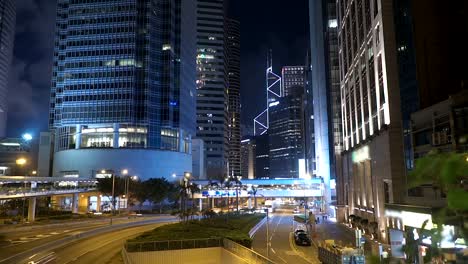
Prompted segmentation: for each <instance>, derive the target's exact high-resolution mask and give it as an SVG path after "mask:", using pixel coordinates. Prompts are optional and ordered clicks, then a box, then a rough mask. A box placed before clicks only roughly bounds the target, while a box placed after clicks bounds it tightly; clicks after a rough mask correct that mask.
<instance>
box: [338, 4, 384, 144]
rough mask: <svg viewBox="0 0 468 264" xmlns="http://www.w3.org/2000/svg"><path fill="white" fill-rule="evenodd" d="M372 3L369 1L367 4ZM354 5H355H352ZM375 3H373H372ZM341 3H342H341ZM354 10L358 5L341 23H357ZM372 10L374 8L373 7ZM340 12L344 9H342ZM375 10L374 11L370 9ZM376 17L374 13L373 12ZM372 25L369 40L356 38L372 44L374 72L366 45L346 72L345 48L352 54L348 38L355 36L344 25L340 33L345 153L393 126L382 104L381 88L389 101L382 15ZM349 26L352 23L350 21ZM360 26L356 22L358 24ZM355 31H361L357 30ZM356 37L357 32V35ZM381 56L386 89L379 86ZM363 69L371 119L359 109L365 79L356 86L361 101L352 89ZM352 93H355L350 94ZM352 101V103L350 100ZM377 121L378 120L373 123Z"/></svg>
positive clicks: (378, 15)
mask: <svg viewBox="0 0 468 264" xmlns="http://www.w3.org/2000/svg"><path fill="white" fill-rule="evenodd" d="M368 2H370V1H368ZM353 3H354V2H353ZM370 3H372V5H373V3H374V1H372V2H370ZM339 4H342V3H339ZM352 7H354V8H356V6H355V5H353V4H348V6H347V8H346V13H345V16H344V17H343V18H342V19H341V21H343V20H344V21H347V22H348V21H354V20H356V18H354V19H350V18H349V17H350V16H351V12H350V9H351V8H352ZM372 8H373V7H372ZM339 10H341V9H340V8H339ZM371 10H373V9H371ZM371 14H373V12H371ZM371 21H372V25H371V26H370V27H369V28H370V30H369V32H368V33H367V37H366V39H365V41H361V40H359V36H356V38H358V43H366V44H371V45H372V49H373V51H374V52H373V54H374V69H370V67H369V64H368V62H369V61H368V53H367V52H366V51H367V45H362V44H361V46H360V49H359V52H357V54H355V56H353V63H352V64H351V66H350V67H349V70H347V71H346V69H345V68H346V67H345V65H344V61H345V60H347V58H345V56H344V52H343V51H344V50H345V49H346V50H347V51H348V52H351V53H352V49H351V48H350V47H349V43H350V41H349V38H350V37H351V38H353V37H354V36H353V35H352V34H353V31H350V30H349V28H346V26H345V25H344V23H341V25H340V30H339V39H340V40H341V41H339V44H341V45H340V50H339V58H340V60H339V62H340V69H343V70H342V73H341V75H340V77H341V95H342V96H341V105H342V110H341V112H342V124H343V142H344V147H345V149H346V150H349V149H350V148H352V147H354V146H355V145H358V144H359V143H360V142H361V141H362V140H365V139H366V137H367V136H370V135H373V134H374V133H375V131H377V130H379V129H382V127H383V126H384V124H385V125H388V124H390V115H389V109H388V103H385V104H381V103H380V102H381V96H380V94H381V91H380V89H383V94H384V100H385V102H388V88H387V75H386V67H385V52H384V47H383V35H382V31H381V30H378V29H379V26H380V25H381V16H380V13H378V14H377V15H376V16H375V18H373V19H371ZM348 23H349V22H348ZM355 24H357V23H353V25H355ZM355 32H358V30H356V31H355ZM356 34H357V33H356ZM377 36H378V38H379V39H380V40H382V41H380V43H378V44H377V43H376V39H377ZM343 37H344V38H347V39H346V40H347V41H343ZM379 56H381V58H382V59H381V61H382V65H381V67H382V78H383V83H382V84H383V87H380V85H379V76H378V66H379V65H377V62H378V58H379ZM361 57H365V58H366V59H365V63H364V64H363V63H362V61H361V60H360V58H361ZM361 66H364V67H365V68H366V73H367V74H366V77H367V78H366V80H364V81H366V82H367V85H366V86H367V91H366V92H367V95H368V98H369V100H368V105H367V107H368V113H370V117H364V108H363V107H361V108H360V111H359V113H358V112H357V109H358V103H360V105H361V106H362V105H363V98H364V95H365V94H364V92H363V91H362V87H363V84H362V81H363V80H362V78H361V76H359V77H358V78H359V83H357V86H358V87H357V88H358V89H359V94H360V96H359V98H356V89H352V88H351V87H353V85H352V83H354V82H355V80H356V79H357V78H356V74H360V73H361V71H360V70H358V69H361ZM371 73H372V74H374V76H375V77H374V82H375V89H376V93H375V97H374V98H371V93H370V85H369V84H370V83H369V82H370V78H369V74H371ZM351 92H352V94H351ZM348 98H349V99H350V100H349V99H348ZM371 100H376V106H377V107H376V108H375V109H371ZM358 114H359V115H361V118H360V120H361V122H360V123H359V124H358V125H357V127H356V124H357V123H358V120H359V118H358ZM374 119H376V121H374ZM366 123H367V124H369V129H368V130H369V131H366V126H365V125H364V124H366Z"/></svg>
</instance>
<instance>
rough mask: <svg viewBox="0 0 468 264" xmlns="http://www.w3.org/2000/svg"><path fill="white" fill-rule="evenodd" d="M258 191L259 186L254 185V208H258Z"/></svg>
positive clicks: (252, 191)
mask: <svg viewBox="0 0 468 264" xmlns="http://www.w3.org/2000/svg"><path fill="white" fill-rule="evenodd" d="M257 191H258V188H257V187H255V186H252V189H251V191H250V194H252V195H253V197H254V208H255V209H257Z"/></svg>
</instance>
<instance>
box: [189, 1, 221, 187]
mask: <svg viewBox="0 0 468 264" xmlns="http://www.w3.org/2000/svg"><path fill="white" fill-rule="evenodd" d="M196 4H197V7H196V10H197V73H198V76H197V137H198V138H200V139H203V141H204V143H205V149H206V152H205V153H206V173H207V177H208V178H210V179H211V178H222V177H224V176H226V175H227V162H228V155H229V153H228V146H229V141H228V136H229V127H228V123H229V122H228V111H227V109H228V101H229V100H228V94H227V91H228V89H227V88H228V80H229V79H228V77H227V74H228V71H229V69H228V67H227V58H226V53H227V50H226V41H225V28H226V25H225V18H224V0H197V1H196Z"/></svg>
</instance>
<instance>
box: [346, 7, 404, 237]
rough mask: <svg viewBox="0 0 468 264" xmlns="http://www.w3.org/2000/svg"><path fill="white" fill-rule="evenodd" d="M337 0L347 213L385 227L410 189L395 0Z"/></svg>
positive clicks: (377, 233)
mask: <svg viewBox="0 0 468 264" xmlns="http://www.w3.org/2000/svg"><path fill="white" fill-rule="evenodd" d="M337 5H338V8H337V10H338V48H339V53H338V54H339V62H340V86H341V109H342V123H343V144H344V152H343V155H342V166H343V180H344V195H345V202H346V203H347V205H348V212H346V213H347V214H348V215H351V214H353V215H357V216H359V217H361V218H362V219H367V220H368V221H369V222H376V223H377V225H378V228H377V229H376V230H386V228H387V223H386V221H385V219H386V218H385V215H384V207H385V204H386V203H393V202H401V201H402V200H403V198H404V196H405V191H406V190H405V167H404V155H403V137H402V134H403V133H402V122H401V104H400V89H399V84H398V66H397V54H396V52H397V48H396V39H395V24H394V13H393V12H394V8H393V1H381V0H376V1H370V0H364V1H352V2H351V1H343V0H339V1H338V2H337ZM374 235H375V236H376V237H378V238H380V239H382V240H384V241H386V240H387V233H386V232H376V233H375V234H374Z"/></svg>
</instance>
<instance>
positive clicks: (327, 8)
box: [310, 0, 343, 205]
mask: <svg viewBox="0 0 468 264" xmlns="http://www.w3.org/2000/svg"><path fill="white" fill-rule="evenodd" d="M318 2H320V3H318ZM313 5H314V6H312V2H311V8H314V10H315V13H313V14H312V13H311V16H310V21H311V23H312V24H314V26H313V27H311V37H312V38H313V39H314V42H313V47H314V49H312V50H311V52H312V54H311V57H312V86H313V87H312V91H313V97H314V98H315V96H319V98H318V99H317V102H314V104H313V108H314V113H315V111H317V114H316V115H315V114H314V121H317V123H316V124H315V125H319V127H318V128H317V130H318V131H317V132H316V134H315V136H316V139H315V140H316V142H317V144H318V149H316V151H317V152H316V153H317V154H318V155H317V157H316V161H317V162H318V165H317V166H318V167H319V168H318V170H319V172H318V173H317V175H318V176H322V175H321V174H322V173H323V171H324V169H325V170H326V165H325V164H324V163H322V161H323V156H324V155H326V153H327V152H326V148H327V147H328V162H329V169H328V170H329V173H330V180H331V181H333V180H335V181H336V182H338V183H339V182H340V181H341V180H342V178H341V177H340V176H341V165H340V164H341V162H340V160H341V152H342V151H343V143H342V142H343V140H342V125H341V98H340V77H339V63H338V20H337V17H336V1H334V0H320V1H314V3H313ZM322 54H323V58H322ZM319 63H320V64H319ZM325 105H326V108H324V107H325ZM325 119H326V120H327V124H328V126H327V127H325V121H324V120H325ZM318 123H320V124H318ZM324 143H325V144H324ZM326 143H328V144H326ZM320 156H322V158H321V157H320ZM330 186H331V185H330ZM342 186H343V184H337V188H340V187H342ZM341 193H342V192H341ZM338 194H340V192H338ZM342 197H343V195H341V197H336V196H335V192H334V190H330V199H331V200H330V201H331V202H333V201H334V200H338V201H337V202H338V205H342V204H343V202H342V201H341V200H340V198H342Z"/></svg>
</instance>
